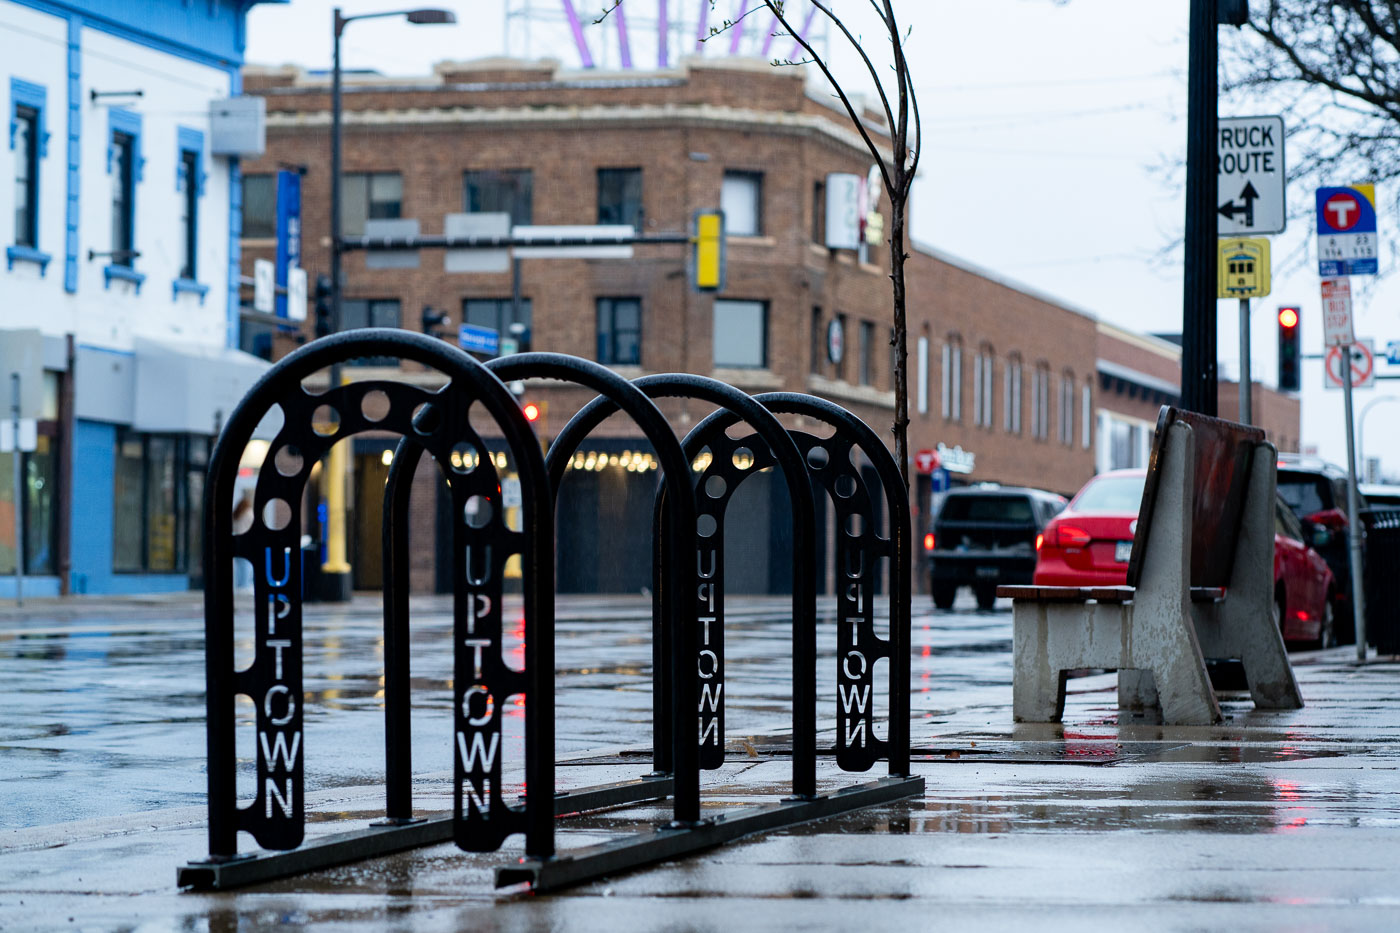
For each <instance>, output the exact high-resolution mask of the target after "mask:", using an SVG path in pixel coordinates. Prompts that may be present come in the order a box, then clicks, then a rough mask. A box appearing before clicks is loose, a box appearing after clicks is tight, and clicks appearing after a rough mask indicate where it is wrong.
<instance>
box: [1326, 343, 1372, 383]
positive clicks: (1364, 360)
mask: <svg viewBox="0 0 1400 933" xmlns="http://www.w3.org/2000/svg"><path fill="white" fill-rule="evenodd" d="M1348 355H1350V357H1351V365H1350V367H1348V368H1349V369H1350V371H1351V387H1352V388H1353V389H1369V388H1371V387H1372V386H1374V385H1375V384H1376V348H1375V345H1374V343H1373V341H1372V340H1371V338H1369V337H1367V338H1366V339H1364V340H1358V341H1357V342H1356V343H1354V344H1352V345H1351V347H1350V354H1348V348H1347V347H1329V348H1328V350H1327V356H1326V357H1325V359H1324V361H1323V362H1324V365H1323V367H1322V370H1323V373H1324V384H1325V385H1326V386H1327V388H1329V389H1340V388H1342V378H1343V376H1342V372H1343V366H1344V363H1343V360H1344V359H1345V358H1346V357H1347V356H1348Z"/></svg>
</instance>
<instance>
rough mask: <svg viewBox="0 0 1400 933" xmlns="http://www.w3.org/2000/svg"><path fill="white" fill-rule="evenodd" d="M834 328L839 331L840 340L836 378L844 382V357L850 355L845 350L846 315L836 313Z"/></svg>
mask: <svg viewBox="0 0 1400 933" xmlns="http://www.w3.org/2000/svg"><path fill="white" fill-rule="evenodd" d="M836 329H837V331H838V332H839V333H840V335H841V336H840V342H841V358H840V359H839V360H837V361H836V378H837V379H839V380H841V381H842V382H845V381H846V357H848V356H850V354H849V353H847V352H846V335H847V334H848V330H847V326H846V315H844V314H838V315H836Z"/></svg>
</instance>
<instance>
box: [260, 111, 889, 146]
mask: <svg viewBox="0 0 1400 933" xmlns="http://www.w3.org/2000/svg"><path fill="white" fill-rule="evenodd" d="M343 119H344V121H345V126H346V127H347V128H349V127H372V128H374V129H378V130H384V129H390V128H395V127H403V128H405V129H407V128H419V127H430V126H433V127H446V126H460V127H463V128H486V127H489V128H491V129H544V128H567V129H574V130H582V129H615V128H625V129H652V128H660V129H677V128H681V127H684V128H689V129H727V130H738V131H753V130H760V131H762V132H765V133H779V134H785V135H790V136H802V137H809V138H815V139H819V140H822V141H825V142H828V143H836V144H838V145H840V146H843V147H846V148H848V149H850V150H852V151H854V152H857V153H859V154H860V155H862V156H865V155H868V150H867V149H866V147H865V142H864V141H863V140H862V139H861V138H860V136H859V135H858V134H857V133H855V132H853V131H852V130H848V129H846V128H844V127H842V126H838V125H837V124H835V123H833V122H832V120H830V119H829V118H826V117H822V116H818V115H815V114H806V113H790V112H782V111H772V110H751V109H745V108H737V107H718V106H714V105H711V104H663V105H632V106H623V107H616V106H601V105H595V106H588V107H575V106H565V107H441V108H438V107H434V108H411V109H393V110H349V111H345V112H344V116H343ZM330 124H331V115H330V112H329V111H327V110H314V111H286V110H273V111H269V112H268V114H267V127H268V129H269V130H272V131H279V130H283V131H295V130H307V129H329V128H330ZM881 154H882V155H883V156H884V157H885V158H886V159H888V158H890V153H889V151H888V150H885V149H882V150H881Z"/></svg>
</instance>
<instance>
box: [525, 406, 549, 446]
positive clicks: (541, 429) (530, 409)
mask: <svg viewBox="0 0 1400 933" xmlns="http://www.w3.org/2000/svg"><path fill="white" fill-rule="evenodd" d="M520 410H521V411H522V412H524V413H525V420H526V421H528V422H530V427H532V428H534V429H535V436H536V437H539V438H544V437H547V436H548V433H549V403H548V402H527V401H522V402H521V403H520Z"/></svg>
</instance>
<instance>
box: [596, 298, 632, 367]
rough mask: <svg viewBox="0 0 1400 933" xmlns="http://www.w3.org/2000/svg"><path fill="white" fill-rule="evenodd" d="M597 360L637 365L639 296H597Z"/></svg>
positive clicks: (613, 363) (615, 363)
mask: <svg viewBox="0 0 1400 933" xmlns="http://www.w3.org/2000/svg"><path fill="white" fill-rule="evenodd" d="M598 362H600V363H605V364H607V365H609V366H638V365H640V364H641V362H642V299H640V298H599V299H598Z"/></svg>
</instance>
